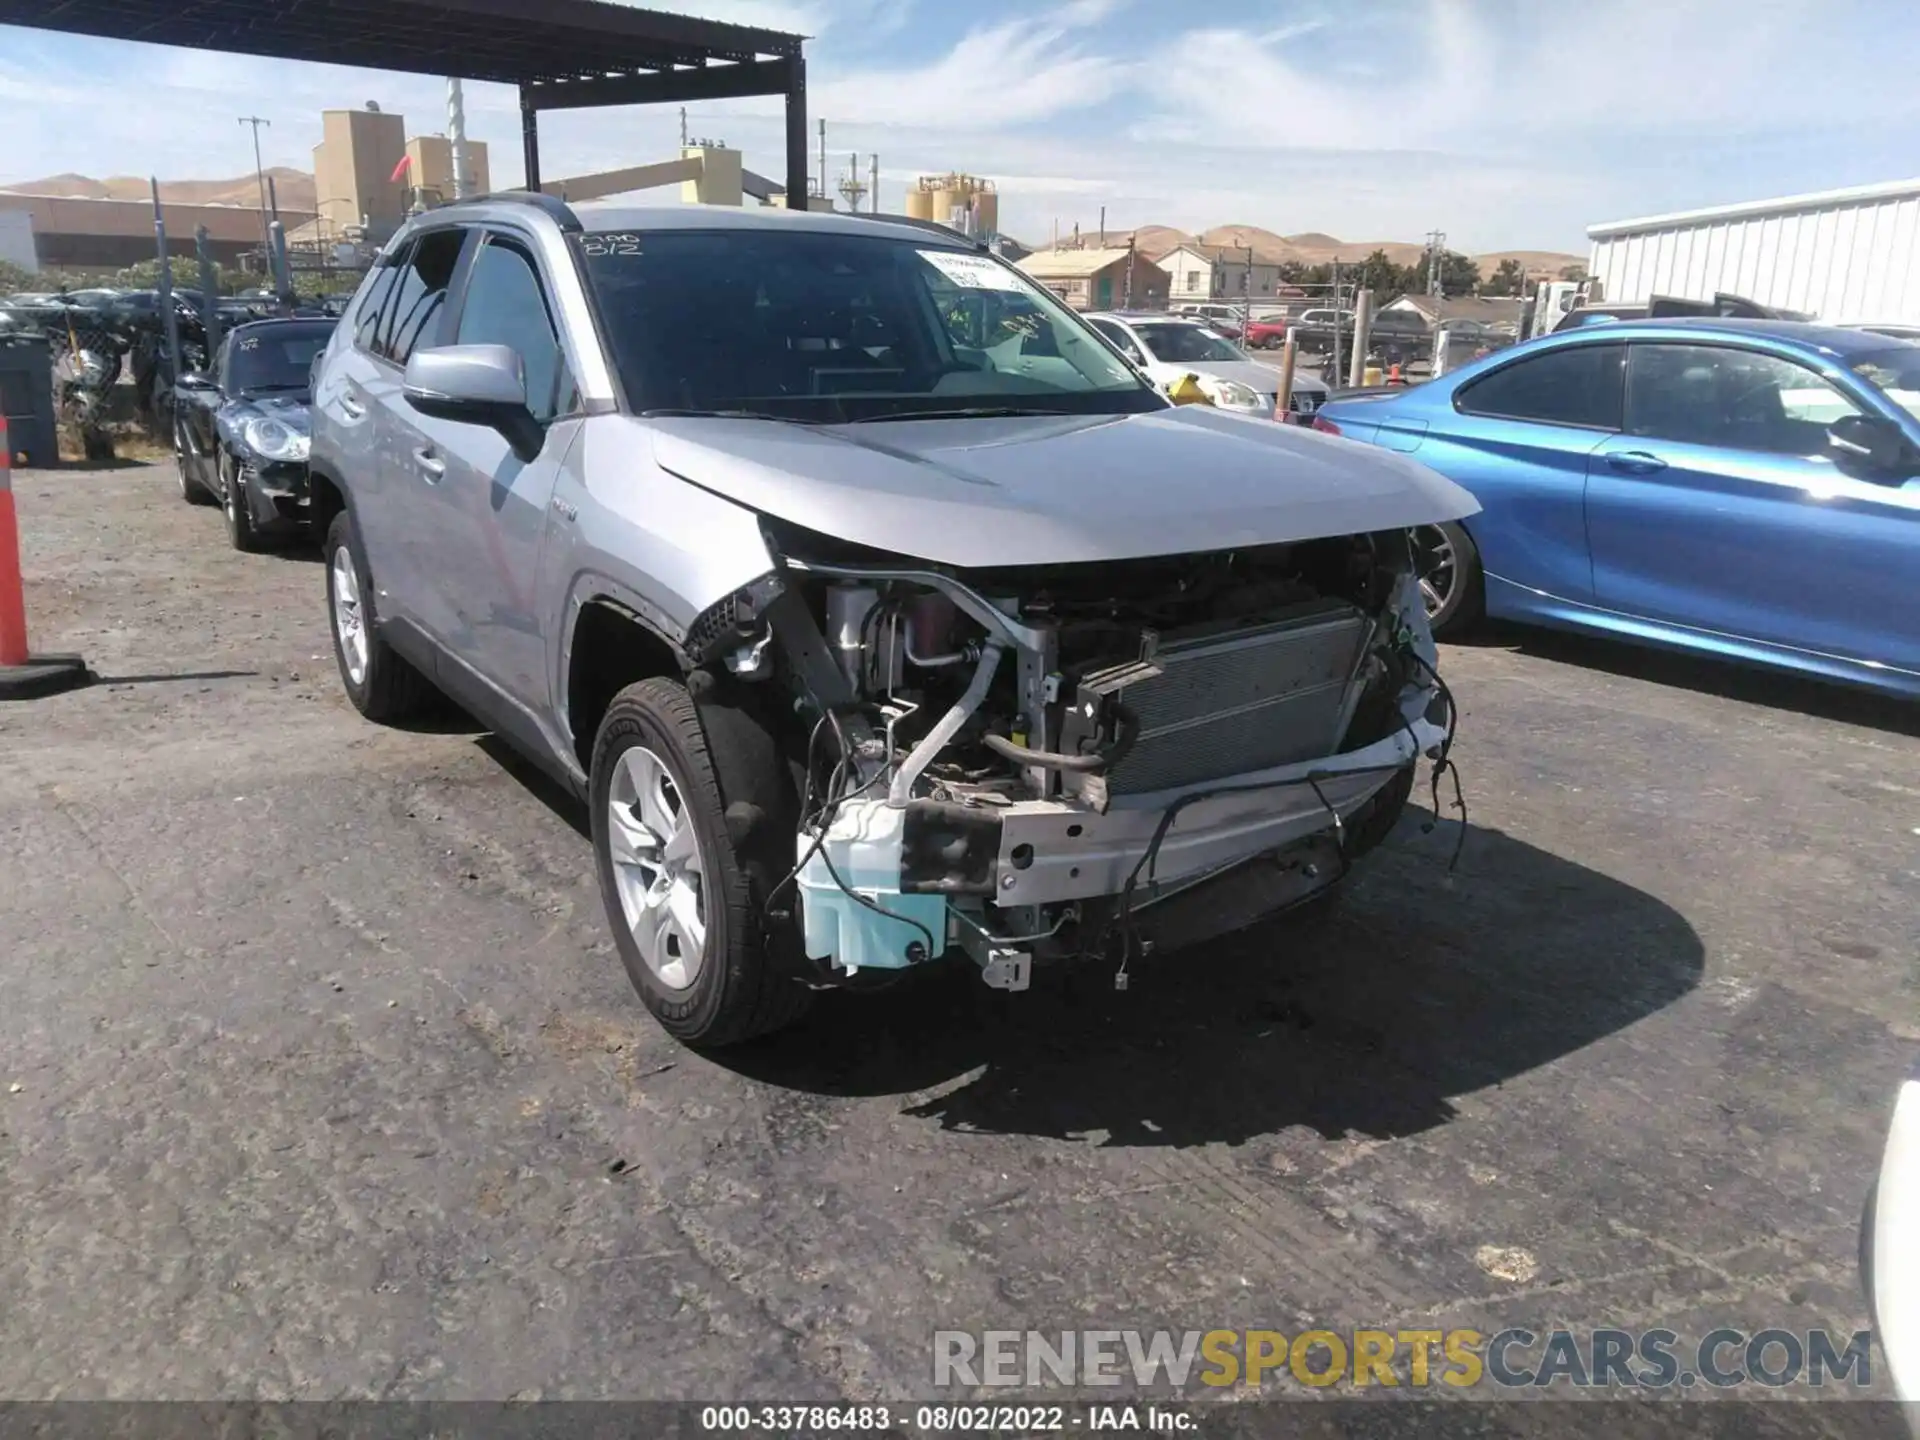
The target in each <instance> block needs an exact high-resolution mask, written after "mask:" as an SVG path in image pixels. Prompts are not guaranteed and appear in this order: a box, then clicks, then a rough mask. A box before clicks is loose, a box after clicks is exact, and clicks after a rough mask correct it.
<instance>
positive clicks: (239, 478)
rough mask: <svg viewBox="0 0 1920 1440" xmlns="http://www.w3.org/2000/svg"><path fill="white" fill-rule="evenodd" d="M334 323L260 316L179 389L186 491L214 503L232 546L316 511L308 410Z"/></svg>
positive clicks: (197, 501) (262, 543)
mask: <svg viewBox="0 0 1920 1440" xmlns="http://www.w3.org/2000/svg"><path fill="white" fill-rule="evenodd" d="M333 327H334V322H333V321H332V320H327V319H321V320H260V321H255V322H253V323H252V324H247V325H241V326H239V327H238V328H236V329H234V330H232V331H230V332H229V333H228V334H227V336H226V338H225V339H224V340H223V341H222V343H221V345H220V349H219V351H218V352H217V353H216V354H215V356H214V359H213V368H212V370H211V371H209V372H207V373H206V374H191V375H185V376H182V377H181V379H180V381H179V383H178V384H177V385H176V386H175V387H174V421H173V454H174V462H175V464H176V465H178V467H179V472H180V494H181V497H182V498H183V499H185V500H186V501H187V503H188V504H191V505H218V506H220V507H221V509H222V510H223V511H224V512H225V514H226V521H227V538H228V539H229V540H230V541H231V542H232V544H233V548H234V549H236V550H259V549H264V548H266V547H268V546H270V545H272V544H275V543H277V542H284V541H287V540H290V539H293V538H294V537H296V536H298V535H300V534H302V533H303V532H304V531H305V530H306V528H307V517H308V514H309V512H310V504H309V498H310V497H309V493H308V487H307V450H308V435H309V425H308V411H307V407H308V404H309V401H310V400H311V396H312V391H311V374H312V368H313V361H314V358H315V357H316V356H317V355H319V354H320V353H321V352H322V351H324V350H325V349H326V345H327V340H328V339H329V337H331V335H332V334H333Z"/></svg>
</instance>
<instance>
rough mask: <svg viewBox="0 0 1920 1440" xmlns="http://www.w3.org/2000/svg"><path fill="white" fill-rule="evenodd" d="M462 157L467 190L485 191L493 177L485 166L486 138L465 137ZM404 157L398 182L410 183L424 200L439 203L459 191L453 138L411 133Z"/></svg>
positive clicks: (479, 193)
mask: <svg viewBox="0 0 1920 1440" xmlns="http://www.w3.org/2000/svg"><path fill="white" fill-rule="evenodd" d="M466 158H467V177H466V178H467V193H468V194H469V195H485V194H487V193H488V192H489V191H491V190H492V189H493V177H492V175H491V173H490V171H489V170H488V167H487V142H486V141H484V140H469V141H467V146H466ZM407 160H408V162H409V163H408V165H407V173H406V175H405V177H404V178H403V180H402V184H404V185H406V186H408V187H411V188H412V189H413V190H414V191H415V192H416V193H417V194H418V195H419V196H420V198H421V199H422V200H424V201H425V202H426V203H427V204H429V205H443V204H445V203H446V202H447V201H449V200H452V199H453V198H454V197H455V196H456V195H457V194H458V193H459V191H458V188H457V187H456V186H455V185H454V180H453V141H451V140H449V139H448V138H447V137H446V136H444V135H416V136H414V137H413V138H412V139H411V140H409V141H407ZM387 173H388V174H392V173H393V172H392V171H388V172H387Z"/></svg>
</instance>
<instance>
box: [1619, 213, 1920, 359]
mask: <svg viewBox="0 0 1920 1440" xmlns="http://www.w3.org/2000/svg"><path fill="white" fill-rule="evenodd" d="M1587 236H1588V238H1589V239H1591V240H1592V241H1593V254H1592V258H1591V262H1590V263H1589V265H1588V267H1587V268H1588V270H1589V272H1590V273H1591V274H1592V275H1593V277H1594V278H1595V279H1596V280H1598V281H1599V282H1600V283H1601V285H1602V286H1603V287H1604V289H1603V293H1604V295H1605V297H1606V299H1608V300H1611V301H1616V302H1619V303H1623V304H1634V303H1638V302H1640V301H1644V300H1646V299H1647V298H1648V297H1649V296H1652V295H1673V296H1677V297H1679V298H1681V299H1687V300H1710V299H1712V298H1713V296H1714V295H1715V294H1716V293H1721V292H1724V293H1728V294H1733V295H1740V296H1743V297H1745V298H1746V299H1748V300H1757V301H1759V302H1760V303H1761V304H1762V305H1771V306H1776V307H1778V308H1781V309H1785V310H1798V311H1802V312H1804V313H1807V314H1810V315H1814V316H1817V317H1818V318H1820V319H1822V320H1825V321H1828V322H1830V323H1833V324H1841V325H1845V324H1854V323H1858V322H1863V321H1864V322H1873V321H1885V322H1900V323H1904V324H1920V180H1899V181H1894V182H1891V183H1888V184H1884V185H1862V186H1859V187H1857V188H1855V189H1851V190H1828V191H1824V192H1822V193H1820V194H1816V195H1789V196H1786V197H1785V198H1783V199H1779V200H1756V201H1752V202H1749V203H1747V204H1743V205H1721V206H1716V207H1714V208H1712V209H1708V210H1692V211H1687V212H1685V213H1682V214H1677V215H1653V216H1649V217H1648V218H1646V219H1644V220H1620V221H1615V222H1613V223H1611V224H1607V225H1595V226H1593V227H1591V228H1590V229H1589V230H1588V231H1587Z"/></svg>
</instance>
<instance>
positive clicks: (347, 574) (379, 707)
mask: <svg viewBox="0 0 1920 1440" xmlns="http://www.w3.org/2000/svg"><path fill="white" fill-rule="evenodd" d="M324 554H325V557H326V562H327V613H328V616H329V618H330V619H331V620H332V621H333V625H332V629H333V658H334V659H335V660H336V661H337V662H339V665H340V683H341V685H342V686H344V687H345V689H346V692H347V699H349V700H351V701H352V702H353V708H354V709H356V710H358V711H359V712H360V713H361V714H362V715H364V716H366V717H367V719H369V720H377V721H381V722H384V723H387V724H391V723H393V722H395V721H399V720H405V719H408V718H410V717H411V716H414V715H417V714H419V713H420V712H421V711H422V710H424V709H426V708H427V706H428V705H429V704H430V703H431V702H432V700H433V696H434V689H433V686H432V685H431V684H430V683H428V681H427V678H426V676H424V675H422V674H421V673H420V672H419V671H418V670H416V669H414V668H413V666H411V665H410V664H408V663H407V662H406V661H405V660H403V659H402V658H401V657H400V656H399V655H398V654H396V653H395V652H394V649H393V647H392V646H390V645H389V644H387V642H386V641H385V640H383V639H381V637H380V631H379V628H378V627H377V626H376V625H375V624H374V623H373V581H372V580H371V579H370V578H369V576H368V574H367V562H366V557H364V556H363V555H361V553H360V540H359V537H358V536H357V535H356V534H355V533H354V529H353V517H352V515H350V514H349V513H348V512H347V511H345V510H342V511H341V512H340V513H339V514H338V515H336V516H334V517H333V523H332V524H331V525H329V526H328V527H327V540H326V546H325V550H324Z"/></svg>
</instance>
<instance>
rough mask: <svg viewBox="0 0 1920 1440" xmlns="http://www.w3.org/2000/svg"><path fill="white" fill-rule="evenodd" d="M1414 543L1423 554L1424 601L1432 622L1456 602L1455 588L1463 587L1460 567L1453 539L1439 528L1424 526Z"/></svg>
mask: <svg viewBox="0 0 1920 1440" xmlns="http://www.w3.org/2000/svg"><path fill="white" fill-rule="evenodd" d="M1414 543H1415V545H1416V546H1417V548H1418V550H1419V557H1418V558H1419V562H1420V572H1421V574H1420V598H1421V599H1422V600H1424V601H1425V602H1426V606H1427V618H1428V619H1429V620H1431V619H1433V618H1434V617H1435V616H1436V615H1438V614H1440V612H1441V611H1443V610H1445V609H1446V608H1447V605H1448V603H1449V602H1451V601H1452V599H1453V591H1454V587H1455V586H1456V585H1458V584H1459V583H1460V566H1459V562H1458V557H1456V556H1455V554H1454V551H1453V539H1452V537H1450V536H1449V535H1448V534H1447V532H1446V531H1445V530H1443V529H1441V528H1440V527H1439V526H1438V525H1422V526H1421V527H1420V529H1419V530H1418V531H1416V532H1415V535H1414Z"/></svg>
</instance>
